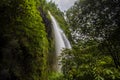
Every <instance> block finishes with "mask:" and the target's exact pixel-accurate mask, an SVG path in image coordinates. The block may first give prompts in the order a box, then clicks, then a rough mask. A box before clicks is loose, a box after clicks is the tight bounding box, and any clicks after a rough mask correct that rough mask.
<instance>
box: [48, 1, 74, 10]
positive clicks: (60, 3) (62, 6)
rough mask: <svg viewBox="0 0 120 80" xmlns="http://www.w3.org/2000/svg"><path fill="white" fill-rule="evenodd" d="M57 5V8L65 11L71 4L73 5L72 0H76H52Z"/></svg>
mask: <svg viewBox="0 0 120 80" xmlns="http://www.w3.org/2000/svg"><path fill="white" fill-rule="evenodd" d="M47 1H50V0H47ZM52 1H53V2H55V3H56V4H57V5H58V8H60V10H61V11H66V10H67V9H69V8H70V7H71V6H72V5H74V2H75V1H76V0H52Z"/></svg>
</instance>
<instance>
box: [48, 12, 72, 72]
mask: <svg viewBox="0 0 120 80" xmlns="http://www.w3.org/2000/svg"><path fill="white" fill-rule="evenodd" d="M48 13H49V15H50V17H51V20H52V25H53V26H52V29H53V32H54V39H55V50H56V57H59V56H60V55H61V52H62V49H64V48H67V49H71V45H70V42H69V40H68V39H67V37H66V36H65V33H64V32H63V30H62V29H61V28H60V26H59V25H58V23H57V21H56V20H55V18H54V17H53V16H52V15H51V13H50V12H49V11H48ZM60 61H61V59H59V60H58V61H57V65H56V69H57V71H58V72H61V67H62V65H61V64H59V63H60Z"/></svg>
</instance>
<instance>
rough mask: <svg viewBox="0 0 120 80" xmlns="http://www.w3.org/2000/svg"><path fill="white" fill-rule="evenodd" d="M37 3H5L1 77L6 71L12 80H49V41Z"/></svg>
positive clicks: (0, 23)
mask: <svg viewBox="0 0 120 80" xmlns="http://www.w3.org/2000/svg"><path fill="white" fill-rule="evenodd" d="M36 3H37V2H36V1H35V0H20V1H19V0H9V1H7V0H2V1H1V3H0V11H2V13H0V44H1V45H0V56H1V59H0V75H3V73H2V72H3V71H4V72H5V71H6V73H8V74H9V78H10V79H16V80H18V79H19V80H40V79H42V80H46V79H47V69H46V68H47V64H46V63H47V61H46V60H47V53H48V41H47V38H46V32H45V26H44V24H43V23H42V17H41V16H40V13H39V11H38V10H37V7H36V6H37V5H36ZM4 75H6V74H4ZM0 78H1V79H2V78H4V77H2V76H0Z"/></svg>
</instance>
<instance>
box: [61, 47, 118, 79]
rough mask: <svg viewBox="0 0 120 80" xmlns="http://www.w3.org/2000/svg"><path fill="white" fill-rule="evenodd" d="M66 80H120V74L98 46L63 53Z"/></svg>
mask: <svg viewBox="0 0 120 80" xmlns="http://www.w3.org/2000/svg"><path fill="white" fill-rule="evenodd" d="M62 54H63V55H62V56H64V57H62V58H63V59H62V63H63V67H62V70H63V74H64V80H74V79H75V80H119V79H120V72H119V70H118V69H116V68H115V67H114V65H113V60H112V58H111V57H110V56H108V55H103V54H102V53H101V52H100V51H99V50H98V48H97V46H91V47H88V48H85V49H80V48H79V47H75V48H73V50H64V51H63V53H62Z"/></svg>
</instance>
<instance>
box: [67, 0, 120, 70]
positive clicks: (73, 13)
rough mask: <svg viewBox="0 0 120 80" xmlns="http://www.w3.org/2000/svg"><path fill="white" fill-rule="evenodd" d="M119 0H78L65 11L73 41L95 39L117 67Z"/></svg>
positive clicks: (119, 65)
mask: <svg viewBox="0 0 120 80" xmlns="http://www.w3.org/2000/svg"><path fill="white" fill-rule="evenodd" d="M119 3H120V1H119V0H97V1H96V0H78V1H77V2H76V3H75V5H74V6H73V7H72V8H70V9H69V10H68V11H67V18H68V19H67V21H68V23H69V24H70V29H71V32H72V39H71V40H72V41H73V43H79V40H81V41H89V40H95V41H97V43H101V44H102V45H101V46H100V47H99V49H101V51H103V52H104V49H103V47H104V48H105V49H106V50H107V53H109V54H110V55H111V56H112V58H113V60H114V64H115V66H116V67H117V68H119V67H120V58H119V57H120V55H119V52H120V42H119V40H120V35H119V34H120V27H119V26H120V25H119V20H120V17H119V14H120V5H119Z"/></svg>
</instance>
